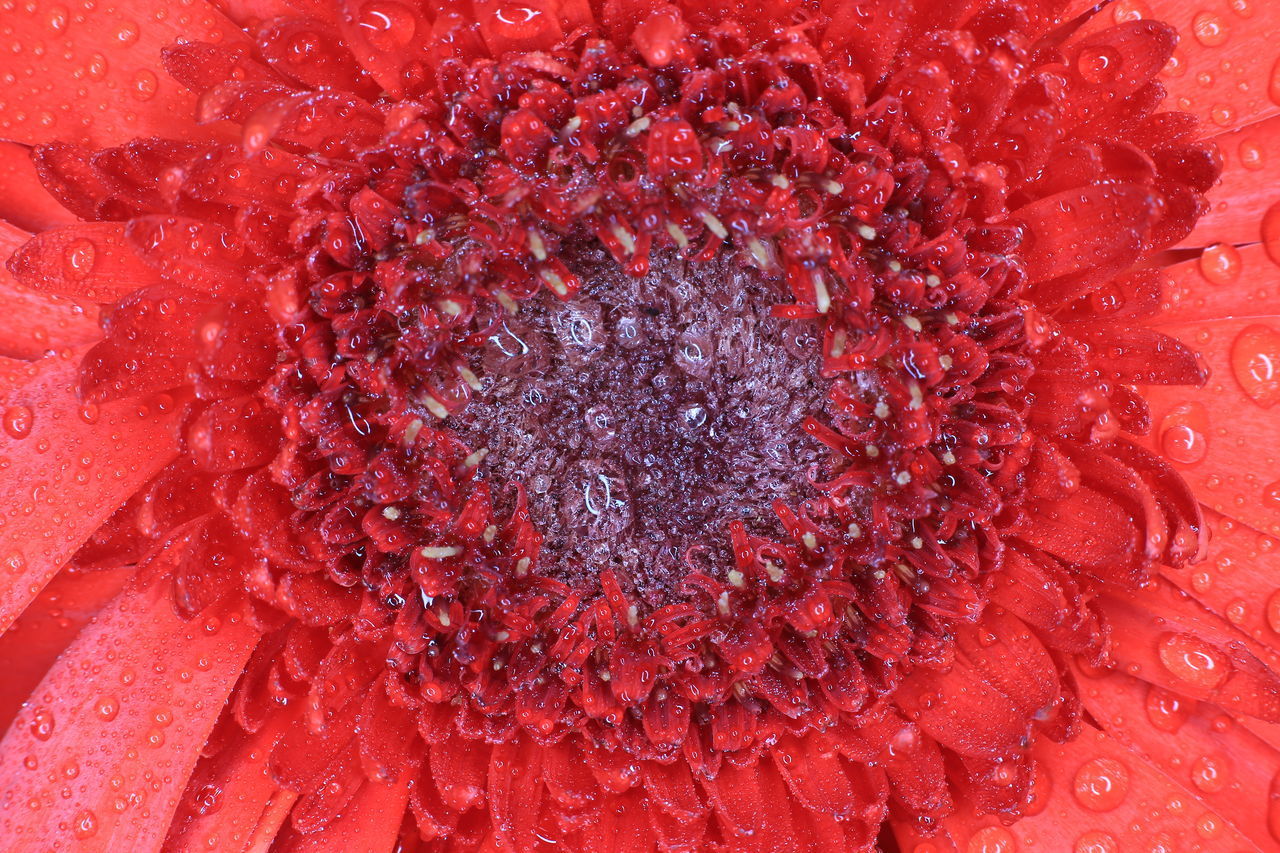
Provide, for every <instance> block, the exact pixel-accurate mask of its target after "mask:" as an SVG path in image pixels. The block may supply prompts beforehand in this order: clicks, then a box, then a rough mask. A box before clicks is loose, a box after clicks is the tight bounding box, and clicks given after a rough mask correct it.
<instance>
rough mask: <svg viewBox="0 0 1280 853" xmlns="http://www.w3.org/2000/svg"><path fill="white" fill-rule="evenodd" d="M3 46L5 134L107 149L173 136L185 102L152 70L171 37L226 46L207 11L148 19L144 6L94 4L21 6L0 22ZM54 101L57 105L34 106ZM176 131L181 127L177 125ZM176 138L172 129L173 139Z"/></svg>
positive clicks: (196, 1)
mask: <svg viewBox="0 0 1280 853" xmlns="http://www.w3.org/2000/svg"><path fill="white" fill-rule="evenodd" d="M5 25H6V27H7V28H8V30H9V36H8V37H9V39H10V43H11V44H10V47H9V48H7V49H6V50H5V51H4V55H3V56H2V57H0V73H3V74H5V75H6V76H7V77H8V78H10V79H11V80H12V81H14V82H12V83H11V84H10V85H9V87H8V88H7V90H6V92H5V99H6V101H7V102H8V103H9V104H10V105H13V107H14V108H13V109H10V110H8V118H7V119H6V128H5V135H6V136H8V137H9V138H10V139H12V140H13V141H15V142H23V143H27V144H38V143H43V142H48V141H50V140H54V139H61V140H64V141H70V142H76V143H80V142H88V143H91V144H93V145H95V146H105V145H114V144H117V143H119V142H122V141H124V140H127V139H132V138H134V137H135V136H139V135H143V136H146V135H150V134H165V135H175V126H174V125H175V122H183V121H184V119H185V117H187V116H190V115H191V114H192V105H193V100H192V97H191V95H190V93H188V92H187V91H185V90H184V89H183V88H182V87H181V86H180V85H178V83H177V82H176V81H174V80H172V79H170V78H167V77H166V76H165V75H163V74H161V73H159V69H160V50H161V48H163V47H164V46H165V45H167V44H169V43H171V42H173V41H175V40H178V39H191V38H204V39H208V40H210V41H222V40H224V39H225V40H228V41H230V40H234V38H235V37H236V36H237V35H238V34H239V31H238V30H237V29H236V27H235V26H234V25H233V24H231V22H230V21H228V20H227V19H226V18H224V17H223V16H222V13H220V12H219V11H218V10H217V9H216V7H215V6H214V5H212V4H209V3H205V2H203V0H193V2H192V4H191V5H190V6H187V7H184V10H183V14H182V15H181V16H178V15H165V16H163V17H157V16H156V15H155V9H154V8H152V7H151V6H148V5H147V4H146V3H142V2H136V0H126V2H123V3H120V4H117V5H115V6H113V7H112V8H111V9H109V10H108V9H105V8H103V7H100V6H98V5H96V4H94V3H88V2H78V3H71V4H69V5H57V6H48V7H46V6H43V5H35V4H33V5H31V6H24V7H22V8H21V9H18V8H15V9H14V10H12V13H11V14H8V15H6V16H5ZM52 103H57V104H60V105H63V106H65V107H66V108H67V111H66V112H65V113H64V112H62V111H61V110H57V111H54V110H52V109H48V108H46V109H41V108H40V107H38V105H40V104H46V105H49V104H52ZM180 129H183V128H180ZM179 135H180V133H179Z"/></svg>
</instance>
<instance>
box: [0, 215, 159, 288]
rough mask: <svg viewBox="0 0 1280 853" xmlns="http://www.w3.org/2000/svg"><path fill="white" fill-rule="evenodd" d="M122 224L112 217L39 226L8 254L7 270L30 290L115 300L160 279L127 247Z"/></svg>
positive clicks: (157, 282) (156, 282)
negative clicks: (109, 218)
mask: <svg viewBox="0 0 1280 853" xmlns="http://www.w3.org/2000/svg"><path fill="white" fill-rule="evenodd" d="M125 228H126V226H125V225H124V224H122V223H118V222H95V223H77V224H75V225H67V226H63V227H60V228H54V229H50V230H48V231H42V232H41V233H39V234H37V235H36V236H35V237H34V238H32V239H31V240H30V241H29V242H28V243H26V244H25V245H24V246H23V247H22V248H21V249H19V250H18V251H17V252H16V253H15V254H14V255H13V256H12V257H11V258H10V259H9V270H10V272H12V273H13V277H14V278H15V279H17V280H18V282H19V283H21V284H24V285H26V286H27V287H30V288H31V289H33V290H38V291H42V292H45V293H50V294H54V295H57V296H67V297H73V298H79V299H85V300H89V301H92V302H102V303H109V302H115V301H116V300H117V299H121V298H122V297H125V296H127V295H129V294H130V293H132V292H133V291H135V290H137V289H139V288H142V287H147V286H149V285H153V284H159V283H160V281H161V278H160V276H159V274H158V273H156V272H155V271H154V270H152V269H151V268H150V267H148V266H147V265H146V264H145V263H143V261H142V259H141V258H139V257H138V256H137V255H135V254H134V252H133V251H132V250H131V249H130V247H129V244H128V241H127V239H126V237H125Z"/></svg>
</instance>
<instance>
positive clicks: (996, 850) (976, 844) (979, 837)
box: [966, 826, 1018, 853]
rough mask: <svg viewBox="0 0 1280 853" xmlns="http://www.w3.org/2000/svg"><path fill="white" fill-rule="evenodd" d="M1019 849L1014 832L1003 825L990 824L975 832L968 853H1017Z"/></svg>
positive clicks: (968, 846)
mask: <svg viewBox="0 0 1280 853" xmlns="http://www.w3.org/2000/svg"><path fill="white" fill-rule="evenodd" d="M1017 849H1018V846H1017V842H1016V841H1014V839H1013V833H1011V832H1009V830H1007V829H1005V828H1004V827H1003V826H988V827H985V828H983V829H980V830H978V831H977V832H975V833H974V834H973V837H972V838H970V839H969V843H968V845H967V851H966V853H1015V851H1017Z"/></svg>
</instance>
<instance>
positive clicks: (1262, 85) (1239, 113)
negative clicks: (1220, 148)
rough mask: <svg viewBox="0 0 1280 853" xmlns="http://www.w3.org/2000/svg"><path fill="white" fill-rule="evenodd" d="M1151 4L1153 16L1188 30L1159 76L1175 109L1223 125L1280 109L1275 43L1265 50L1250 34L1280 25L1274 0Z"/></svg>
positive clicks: (1259, 117) (1212, 125)
mask: <svg viewBox="0 0 1280 853" xmlns="http://www.w3.org/2000/svg"><path fill="white" fill-rule="evenodd" d="M1146 5H1147V7H1148V8H1149V9H1150V12H1151V14H1150V16H1151V17H1155V18H1159V19H1161V20H1164V21H1168V22H1169V23H1170V24H1173V25H1174V26H1175V27H1177V28H1178V31H1179V32H1180V33H1182V35H1183V37H1182V40H1181V42H1180V43H1179V46H1178V49H1177V50H1176V51H1175V52H1174V55H1173V61H1172V62H1171V63H1170V64H1169V66H1168V67H1167V68H1165V70H1164V73H1163V74H1161V76H1160V81H1161V83H1163V84H1164V86H1165V87H1166V88H1167V89H1168V92H1169V100H1168V106H1169V107H1170V108H1171V109H1177V110H1181V111H1183V112H1188V113H1191V114H1192V115H1194V116H1196V118H1198V119H1200V121H1201V123H1202V124H1203V125H1204V127H1206V128H1210V129H1212V128H1221V129H1222V130H1234V129H1236V128H1240V127H1245V126H1247V125H1249V124H1252V123H1254V122H1257V121H1261V120H1263V119H1267V118H1270V117H1271V116H1274V115H1277V114H1280V88H1277V84H1276V60H1277V56H1276V52H1275V50H1274V49H1268V48H1271V45H1267V46H1266V47H1263V48H1261V49H1260V48H1259V46H1258V45H1255V44H1254V42H1253V39H1252V37H1251V34H1252V33H1255V32H1273V31H1275V29H1276V28H1277V27H1280V10H1277V9H1276V7H1275V5H1274V4H1272V3H1260V2H1256V0H1246V2H1232V0H1205V2H1191V0H1146ZM1113 14H1118V13H1114V12H1113ZM1129 14H1132V12H1131V11H1130V12H1129Z"/></svg>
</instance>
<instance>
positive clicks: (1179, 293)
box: [1159, 244, 1280, 349]
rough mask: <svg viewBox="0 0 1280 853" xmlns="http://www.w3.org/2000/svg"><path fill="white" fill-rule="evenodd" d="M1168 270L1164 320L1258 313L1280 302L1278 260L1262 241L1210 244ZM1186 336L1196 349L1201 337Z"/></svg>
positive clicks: (1174, 320)
mask: <svg viewBox="0 0 1280 853" xmlns="http://www.w3.org/2000/svg"><path fill="white" fill-rule="evenodd" d="M1165 274H1166V275H1167V276H1168V284H1167V285H1166V286H1165V288H1164V310H1163V311H1162V312H1161V314H1160V316H1159V322H1160V323H1162V324H1170V323H1184V322H1187V321H1191V320H1220V319H1222V318H1225V317H1257V316H1261V315H1266V314H1272V313H1274V312H1275V306H1276V305H1280V261H1277V260H1275V259H1272V258H1271V257H1269V256H1268V254H1267V249H1266V247H1265V246H1263V245H1258V244H1255V245H1252V246H1243V247H1239V248H1237V247H1235V246H1230V245H1224V246H1214V247H1210V248H1209V249H1206V250H1205V251H1204V253H1203V254H1202V255H1201V256H1200V257H1198V258H1196V259H1195V260H1191V261H1183V262H1182V263H1178V264H1174V265H1172V266H1170V267H1166V268H1165ZM1196 328H1199V327H1198V326H1197V327H1196ZM1186 340H1187V343H1188V344H1190V345H1191V346H1192V347H1193V348H1195V349H1200V348H1201V344H1202V343H1203V341H1198V340H1197V338H1196V337H1191V338H1187V339H1186Z"/></svg>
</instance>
